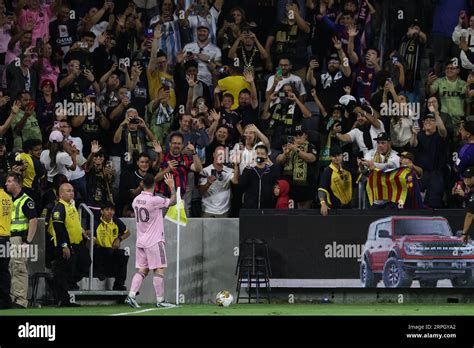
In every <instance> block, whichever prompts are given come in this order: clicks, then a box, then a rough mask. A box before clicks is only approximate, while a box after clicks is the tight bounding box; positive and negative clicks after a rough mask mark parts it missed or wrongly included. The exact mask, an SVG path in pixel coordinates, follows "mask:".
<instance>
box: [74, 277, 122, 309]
mask: <svg viewBox="0 0 474 348" xmlns="http://www.w3.org/2000/svg"><path fill="white" fill-rule="evenodd" d="M113 281H114V279H113V278H107V279H106V280H105V281H100V280H99V279H97V278H93V279H92V287H91V288H92V289H91V290H89V279H88V278H84V279H83V280H82V281H81V282H79V290H73V291H69V295H70V296H74V301H75V302H76V303H79V304H82V305H111V304H117V303H123V301H124V300H125V297H127V295H128V291H116V290H108V289H111V288H112V284H113Z"/></svg>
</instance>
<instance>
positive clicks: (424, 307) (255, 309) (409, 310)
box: [0, 303, 474, 316]
mask: <svg viewBox="0 0 474 348" xmlns="http://www.w3.org/2000/svg"><path fill="white" fill-rule="evenodd" d="M17 315H18V316H35V315H39V316H40V315H41V316H43V315H44V316H56V315H58V316H70V315H72V316H75V315H80V316H92V315H99V316H111V315H125V316H130V315H143V316H179V315H186V316H189V315H196V316H208V315H211V316H216V315H217V316H219V315H238V316H252V315H263V316H266V315H276V316H278V315H290V316H291V315H297V316H298V315H311V316H313V315H316V316H318V315H321V316H322V315H324V316H326V315H342V316H346V315H347V316H351V315H381V316H393V315H400V316H402V315H403V316H405V315H412V316H417V315H428V316H437V315H444V316H448V315H449V316H451V315H474V304H457V303H456V304H233V305H232V306H230V307H228V308H222V307H218V306H216V305H212V304H208V305H180V306H178V307H176V308H166V309H164V308H156V307H154V306H153V305H143V306H142V307H141V308H140V309H132V308H130V307H128V306H127V305H111V306H83V307H80V308H55V307H43V308H31V309H24V310H19V309H8V310H2V311H0V316H17Z"/></svg>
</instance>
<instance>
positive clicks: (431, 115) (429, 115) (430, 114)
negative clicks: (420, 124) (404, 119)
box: [423, 112, 436, 121]
mask: <svg viewBox="0 0 474 348" xmlns="http://www.w3.org/2000/svg"><path fill="white" fill-rule="evenodd" d="M427 118H434V119H435V120H436V116H435V114H433V113H431V112H430V113H428V114H426V115H425V117H423V121H424V120H426V119H427Z"/></svg>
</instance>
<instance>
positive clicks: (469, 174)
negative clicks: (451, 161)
mask: <svg viewBox="0 0 474 348" xmlns="http://www.w3.org/2000/svg"><path fill="white" fill-rule="evenodd" d="M462 176H463V177H465V178H472V177H473V176H474V167H469V168H467V169H466V170H465V171H464V173H463V174H462Z"/></svg>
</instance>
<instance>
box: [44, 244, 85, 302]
mask: <svg viewBox="0 0 474 348" xmlns="http://www.w3.org/2000/svg"><path fill="white" fill-rule="evenodd" d="M69 250H70V251H71V257H70V258H69V259H68V260H66V259H64V258H63V249H62V247H61V246H58V247H56V248H55V251H54V261H53V263H52V266H53V268H52V270H53V275H54V289H55V292H56V296H57V298H58V300H59V301H62V302H69V294H68V290H69V287H70V285H72V284H75V283H77V282H78V281H80V280H81V279H82V278H83V277H85V276H87V275H88V274H89V267H90V265H91V259H90V256H89V249H87V248H86V246H85V245H84V244H83V243H81V244H73V245H71V246H69Z"/></svg>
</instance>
